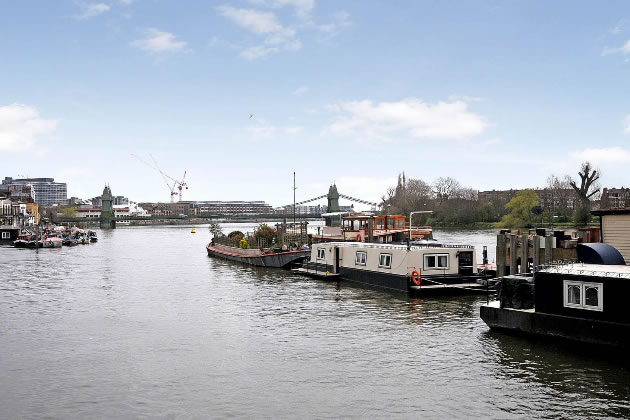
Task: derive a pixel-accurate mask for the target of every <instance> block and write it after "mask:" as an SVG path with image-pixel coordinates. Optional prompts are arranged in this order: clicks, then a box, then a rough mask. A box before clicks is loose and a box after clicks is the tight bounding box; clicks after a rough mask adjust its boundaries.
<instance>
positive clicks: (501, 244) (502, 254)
mask: <svg viewBox="0 0 630 420" xmlns="http://www.w3.org/2000/svg"><path fill="white" fill-rule="evenodd" d="M506 239H507V238H506V237H505V234H503V233H501V234H499V235H497V277H503V276H505V260H506V258H507V247H506V243H505V240H506Z"/></svg>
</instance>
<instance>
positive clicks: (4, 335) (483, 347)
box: [0, 226, 630, 419]
mask: <svg viewBox="0 0 630 420" xmlns="http://www.w3.org/2000/svg"><path fill="white" fill-rule="evenodd" d="M237 227H238V226H237ZM226 228H227V227H226ZM229 228H230V229H231V228H232V226H229ZM241 230H247V229H246V227H242V229H241ZM197 232H198V233H197V234H195V235H193V234H191V233H190V227H188V228H186V227H139V228H119V229H116V230H113V231H98V233H99V237H100V239H99V242H98V243H96V244H93V245H83V246H77V247H74V248H62V249H45V250H40V251H39V252H38V253H36V252H35V251H34V250H25V249H13V248H0V273H1V274H0V279H1V280H0V372H2V373H1V375H0V418H3V419H5V418H6V419H13V418H59V419H68V418H80V419H87V418H169V419H179V418H217V417H220V418H224V417H236V418H252V417H254V418H266V417H273V418H338V417H343V418H366V417H370V418H421V417H424V418H427V417H428V418H438V417H439V418H445V417H448V418H470V417H484V418H532V417H550V418H551V417H552V418H559V417H561V418H594V417H618V418H624V417H625V418H628V417H630V368H629V367H628V365H626V364H624V362H623V360H622V359H610V358H609V357H607V354H606V353H605V352H603V351H602V352H597V351H596V352H593V351H591V352H588V353H583V352H582V351H580V350H579V349H577V348H575V347H574V346H568V345H565V344H559V343H550V342H547V341H531V340H528V339H525V338H520V337H512V336H509V335H504V334H500V333H494V332H489V330H488V328H487V327H486V326H485V324H484V323H483V322H482V321H481V320H480V319H479V306H480V305H481V304H482V303H484V302H485V300H486V298H485V297H480V296H474V297H455V298H452V297H451V298H430V299H429V298H422V299H419V298H411V297H407V296H405V295H401V294H391V293H386V292H383V291H379V290H370V289H366V288H362V287H357V286H354V285H348V284H343V283H325V282H322V281H318V280H313V279H309V278H304V277H300V276H298V275H295V274H292V273H291V272H288V271H278V270H268V269H255V268H250V267H245V266H240V265H237V264H235V263H231V262H227V261H223V260H217V259H212V258H209V257H208V256H207V254H206V251H205V249H204V246H205V244H206V242H208V240H209V234H208V232H207V229H206V228H205V227H198V228H197ZM443 235H450V238H451V239H453V238H454V239H459V238H463V239H466V238H465V237H468V238H471V237H474V238H477V239H478V240H479V241H480V242H478V243H484V242H487V245H490V247H489V248H492V247H493V244H494V241H495V236H494V232H491V231H487V232H486V233H485V234H484V233H480V232H460V233H459V234H458V233H457V232H454V231H449V232H444V233H443ZM484 235H485V237H487V239H486V240H484V239H483V238H484ZM436 236H438V234H437V233H436ZM458 242H470V241H465V240H461V241H458Z"/></svg>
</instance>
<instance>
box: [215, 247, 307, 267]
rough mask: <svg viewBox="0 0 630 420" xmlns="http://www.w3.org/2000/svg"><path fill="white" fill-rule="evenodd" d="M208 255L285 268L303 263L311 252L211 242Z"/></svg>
mask: <svg viewBox="0 0 630 420" xmlns="http://www.w3.org/2000/svg"><path fill="white" fill-rule="evenodd" d="M206 249H207V251H208V256H210V257H218V258H223V259H226V260H230V261H236V262H239V263H243V264H248V265H253V266H256V267H272V268H285V267H290V266H292V265H295V264H298V263H302V262H303V261H304V260H305V259H306V258H308V256H309V255H310V254H311V250H310V249H299V250H295V251H278V252H274V251H265V250H260V249H240V248H236V247H231V246H226V245H221V244H216V243H212V242H211V243H210V244H208V246H207V247H206Z"/></svg>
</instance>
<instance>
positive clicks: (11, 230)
mask: <svg viewBox="0 0 630 420" xmlns="http://www.w3.org/2000/svg"><path fill="white" fill-rule="evenodd" d="M19 234H20V229H19V228H16V227H12V226H0V245H11V244H13V242H14V241H15V240H17V238H18V235H19Z"/></svg>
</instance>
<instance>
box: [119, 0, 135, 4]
mask: <svg viewBox="0 0 630 420" xmlns="http://www.w3.org/2000/svg"><path fill="white" fill-rule="evenodd" d="M120 2H121V3H122V4H131V3H133V0H120Z"/></svg>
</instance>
